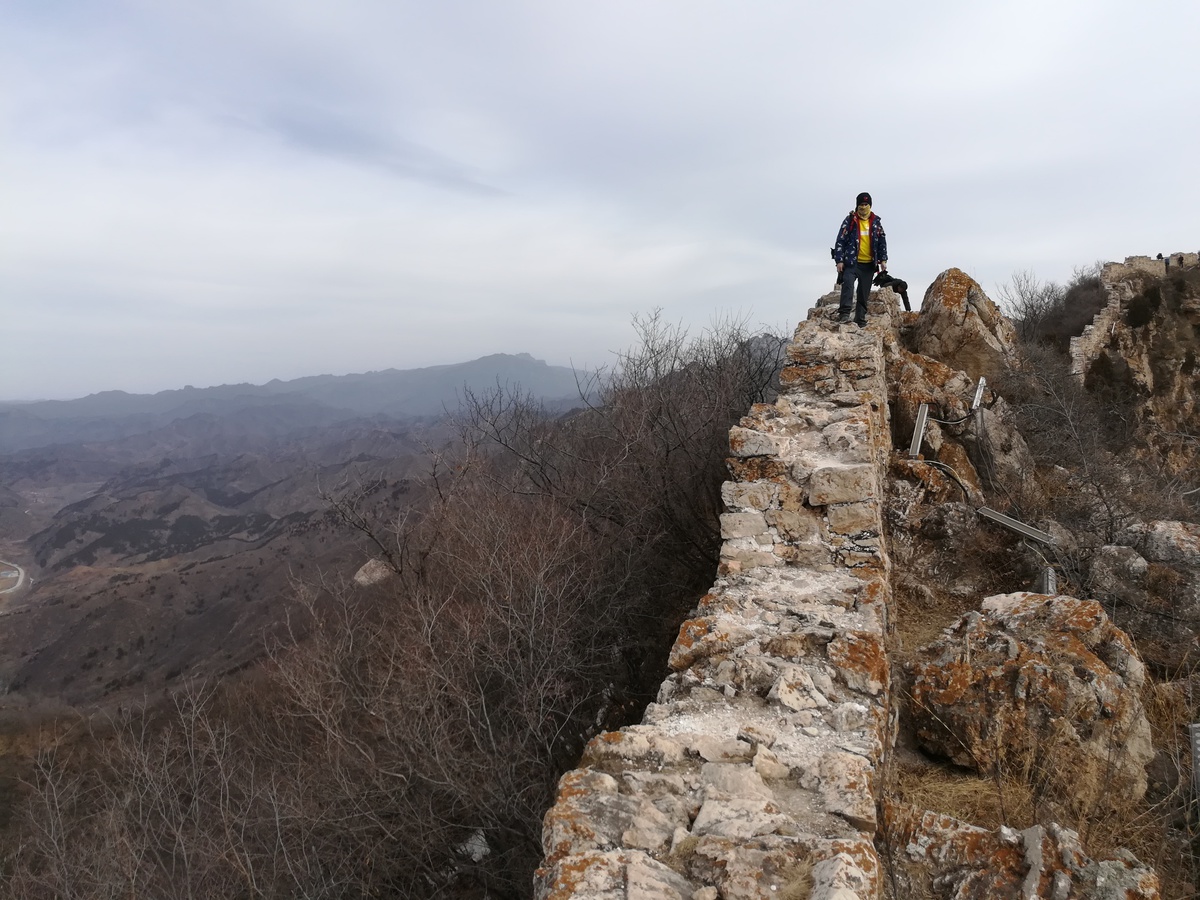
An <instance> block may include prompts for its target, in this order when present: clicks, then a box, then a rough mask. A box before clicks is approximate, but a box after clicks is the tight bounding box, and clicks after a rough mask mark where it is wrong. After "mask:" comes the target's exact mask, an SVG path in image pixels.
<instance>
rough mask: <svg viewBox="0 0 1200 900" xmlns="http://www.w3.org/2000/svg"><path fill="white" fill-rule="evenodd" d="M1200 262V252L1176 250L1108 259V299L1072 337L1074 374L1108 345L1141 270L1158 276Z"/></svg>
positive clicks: (1103, 277)
mask: <svg viewBox="0 0 1200 900" xmlns="http://www.w3.org/2000/svg"><path fill="white" fill-rule="evenodd" d="M1196 265H1200V254H1197V253H1172V254H1170V255H1169V256H1167V257H1165V258H1164V259H1151V258H1150V257H1149V256H1128V257H1126V258H1125V262H1123V263H1116V262H1110V263H1105V264H1104V267H1103V268H1102V269H1101V270H1100V283H1101V285H1103V287H1104V291H1105V293H1106V294H1107V295H1108V303H1107V304H1106V305H1105V306H1104V308H1103V309H1102V310H1100V312H1098V313H1096V317H1095V318H1094V319H1092V324H1091V325H1088V326H1087V327H1086V328H1085V329H1084V330H1083V334H1081V335H1079V336H1078V337H1073V338H1071V348H1070V354H1071V374H1072V375H1078V376H1079V377H1081V378H1082V377H1083V376H1084V375H1085V374H1087V367H1088V366H1089V365H1090V364H1091V363H1092V362H1093V361H1094V360H1095V359H1096V358H1097V357H1098V356H1099V355H1100V352H1101V351H1102V350H1103V349H1104V348H1105V347H1106V346H1107V345H1108V341H1109V337H1110V335H1111V334H1112V330H1113V328H1114V327H1115V326H1116V324H1117V322H1118V321H1120V318H1121V311H1122V310H1123V309H1124V306H1125V304H1126V303H1128V302H1129V301H1130V300H1132V299H1133V297H1134V295H1135V294H1136V293H1137V285H1136V280H1135V279H1134V276H1135V275H1137V274H1139V273H1141V274H1145V275H1151V276H1153V277H1154V278H1163V277H1165V276H1166V275H1167V274H1169V273H1170V272H1171V270H1172V269H1176V268H1178V269H1182V268H1185V267H1187V268H1190V267H1192V266H1196Z"/></svg>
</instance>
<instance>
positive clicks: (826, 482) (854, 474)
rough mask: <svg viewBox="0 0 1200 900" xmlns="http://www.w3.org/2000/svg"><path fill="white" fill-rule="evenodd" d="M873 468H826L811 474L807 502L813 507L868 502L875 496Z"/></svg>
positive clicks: (856, 466)
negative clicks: (857, 501)
mask: <svg viewBox="0 0 1200 900" xmlns="http://www.w3.org/2000/svg"><path fill="white" fill-rule="evenodd" d="M875 479H876V475H875V467H874V466H870V465H854V466H828V467H826V468H823V469H818V470H817V471H815V472H813V475H812V479H811V481H810V482H809V487H808V502H809V503H810V504H812V505H813V506H826V505H828V504H830V503H850V502H853V501H856V500H868V499H870V498H872V497H874V495H875Z"/></svg>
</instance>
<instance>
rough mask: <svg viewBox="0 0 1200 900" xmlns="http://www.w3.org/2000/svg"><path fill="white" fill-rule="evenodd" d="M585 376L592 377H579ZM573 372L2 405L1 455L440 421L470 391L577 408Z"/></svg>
mask: <svg viewBox="0 0 1200 900" xmlns="http://www.w3.org/2000/svg"><path fill="white" fill-rule="evenodd" d="M578 375H579V376H580V377H583V376H586V373H578ZM578 383H579V382H578V379H577V373H576V372H575V370H573V369H570V368H567V367H565V366H551V365H547V364H546V363H545V362H544V361H542V360H538V359H534V358H533V357H532V356H530V355H529V354H527V353H520V354H516V355H510V354H505V353H497V354H493V355H492V356H485V357H482V358H480V359H476V360H472V361H470V362H465V363H455V364H453V365H444V366H429V367H427V368H422V369H387V370H384V371H382V372H367V373H364V374H360V375H315V376H310V377H306V378H296V379H293V380H291V381H280V380H278V379H277V380H275V381H271V382H269V383H268V384H264V385H253V384H226V385H220V386H218V387H211V388H193V387H186V388H182V389H179V390H171V391H160V392H159V393H157V394H129V393H126V392H124V391H102V392H100V393H97V394H90V395H88V396H87V397H82V398H80V399H77V400H45V401H40V402H37V403H20V404H18V403H0V453H12V452H14V451H19V450H28V449H32V448H37V447H48V446H51V445H54V444H69V443H92V442H100V441H117V440H120V439H123V438H128V437H131V436H134V435H142V434H148V433H151V432H154V431H156V430H160V429H163V428H164V427H166V426H168V425H170V424H171V423H175V422H179V421H181V420H192V421H191V425H190V426H188V427H190V428H192V429H200V428H203V427H205V425H204V423H206V422H207V423H210V424H211V423H214V422H216V421H217V420H223V422H224V423H225V424H222V425H221V426H219V427H220V428H223V429H228V428H236V427H238V426H237V425H236V424H234V423H236V421H237V420H238V419H240V420H241V422H242V426H243V428H244V429H245V428H249V429H250V430H257V431H259V433H263V432H269V433H271V434H273V435H274V436H276V437H279V436H282V435H285V434H291V433H293V432H296V431H299V430H302V429H304V428H313V427H327V426H329V425H331V424H334V423H335V422H339V421H342V420H346V419H357V418H361V417H363V416H385V417H388V418H390V419H393V420H399V421H412V420H415V419H421V418H429V417H440V416H442V415H443V414H444V413H445V412H446V411H447V410H451V411H452V410H454V409H456V408H457V407H458V405H459V403H460V402H461V399H462V397H463V395H464V392H465V391H473V392H481V391H487V390H489V389H493V388H495V387H496V386H497V385H500V386H503V387H506V388H508V389H510V390H520V391H521V392H524V393H529V394H532V395H534V396H535V397H538V398H540V399H542V400H543V401H544V402H545V403H546V404H547V405H549V406H551V407H559V406H569V405H571V404H572V403H574V402H577V401H578V399H579V392H578Z"/></svg>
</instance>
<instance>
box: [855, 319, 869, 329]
mask: <svg viewBox="0 0 1200 900" xmlns="http://www.w3.org/2000/svg"><path fill="white" fill-rule="evenodd" d="M854 324H855V325H857V326H858V327H859V328H866V327H867V320H866V319H855V320H854Z"/></svg>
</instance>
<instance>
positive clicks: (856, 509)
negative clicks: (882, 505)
mask: <svg viewBox="0 0 1200 900" xmlns="http://www.w3.org/2000/svg"><path fill="white" fill-rule="evenodd" d="M826 515H827V516H828V517H829V530H830V531H835V532H837V533H838V534H858V533H859V532H862V531H876V532H877V531H878V530H879V528H880V525H881V523H880V518H879V504H878V503H877V502H875V501H874V500H868V501H865V502H860V503H846V504H841V505H833V506H830V507H829V508H828V509H827V510H826Z"/></svg>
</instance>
